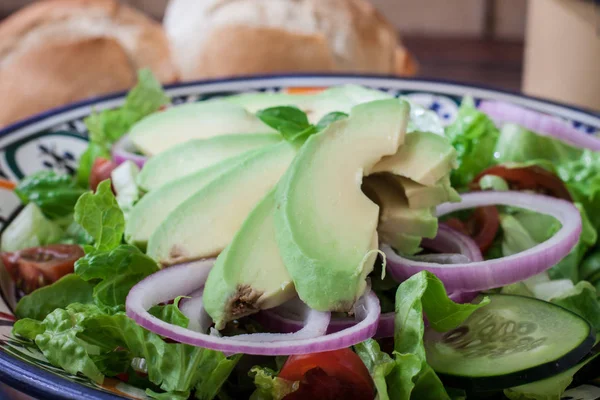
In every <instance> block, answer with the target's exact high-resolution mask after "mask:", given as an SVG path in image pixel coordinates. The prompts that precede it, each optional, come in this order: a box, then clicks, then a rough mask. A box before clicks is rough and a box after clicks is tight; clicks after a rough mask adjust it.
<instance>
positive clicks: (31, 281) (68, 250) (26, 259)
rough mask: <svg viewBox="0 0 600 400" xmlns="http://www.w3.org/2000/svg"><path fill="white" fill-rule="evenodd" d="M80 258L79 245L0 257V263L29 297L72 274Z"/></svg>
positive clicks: (37, 248) (33, 250) (20, 252)
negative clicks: (43, 287)
mask: <svg viewBox="0 0 600 400" xmlns="http://www.w3.org/2000/svg"><path fill="white" fill-rule="evenodd" d="M83 256H84V252H83V250H82V249H81V247H79V246H78V245H74V244H51V245H48V246H44V247H32V248H29V249H25V250H20V251H16V252H4V253H0V260H1V261H2V263H3V264H4V266H5V268H6V270H7V271H8V273H9V274H10V276H11V277H12V279H13V281H14V282H15V283H16V285H17V287H18V288H19V289H21V290H23V291H24V292H25V293H31V292H33V291H34V290H36V289H38V288H40V287H42V286H46V285H49V284H51V283H54V282H56V281H57V280H59V279H60V278H62V277H63V276H65V275H67V274H70V273H72V272H73V269H74V267H75V261H77V260H78V259H80V258H81V257H83Z"/></svg>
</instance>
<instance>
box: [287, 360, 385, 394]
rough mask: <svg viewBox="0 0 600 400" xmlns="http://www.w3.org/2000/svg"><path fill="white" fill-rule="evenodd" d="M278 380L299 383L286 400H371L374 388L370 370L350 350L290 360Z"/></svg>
mask: <svg viewBox="0 0 600 400" xmlns="http://www.w3.org/2000/svg"><path fill="white" fill-rule="evenodd" d="M279 377H280V378H282V379H286V380H290V381H299V382H300V387H299V388H298V390H296V391H295V392H293V393H290V394H289V395H287V396H286V397H285V399H286V400H299V399H311V400H330V399H345V398H352V399H356V400H363V399H364V400H373V398H374V391H375V387H374V385H373V380H372V379H371V375H370V374H369V370H367V367H366V366H365V364H364V363H363V362H362V360H361V359H360V357H358V355H356V353H354V352H353V351H352V350H350V349H341V350H335V351H327V352H323V353H312V354H303V355H295V356H290V357H289V358H288V360H287V361H286V363H285V364H284V366H283V368H282V369H281V372H280V373H279Z"/></svg>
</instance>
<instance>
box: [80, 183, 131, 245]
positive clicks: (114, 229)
mask: <svg viewBox="0 0 600 400" xmlns="http://www.w3.org/2000/svg"><path fill="white" fill-rule="evenodd" d="M75 221H77V223H78V224H80V225H81V227H82V228H83V229H85V231H86V232H87V233H89V234H90V236H91V237H93V238H94V241H95V248H96V250H98V251H106V250H111V249H113V248H115V247H117V246H118V245H119V244H120V243H121V239H122V237H123V232H124V230H125V217H124V216H123V212H122V211H121V209H120V208H119V205H118V204H117V200H116V199H115V196H114V195H113V192H112V190H111V185H110V180H108V179H107V180H105V181H102V182H100V184H99V185H98V188H97V189H96V193H92V192H87V193H84V194H83V195H82V196H81V197H80V198H79V200H77V203H76V204H75Z"/></svg>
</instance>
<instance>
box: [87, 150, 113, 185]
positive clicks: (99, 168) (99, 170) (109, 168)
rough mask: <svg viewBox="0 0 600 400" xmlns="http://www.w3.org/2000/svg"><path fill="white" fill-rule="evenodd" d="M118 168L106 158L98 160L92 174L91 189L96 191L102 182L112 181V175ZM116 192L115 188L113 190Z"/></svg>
mask: <svg viewBox="0 0 600 400" xmlns="http://www.w3.org/2000/svg"><path fill="white" fill-rule="evenodd" d="M115 168H117V164H116V163H114V162H112V161H111V160H107V159H106V158H100V157H99V158H96V160H95V161H94V164H93V165H92V171H91V172H90V188H91V189H92V190H93V191H96V188H98V185H99V184H100V182H102V181H104V180H106V179H110V174H111V173H112V172H113V170H114V169H115ZM113 192H114V188H113Z"/></svg>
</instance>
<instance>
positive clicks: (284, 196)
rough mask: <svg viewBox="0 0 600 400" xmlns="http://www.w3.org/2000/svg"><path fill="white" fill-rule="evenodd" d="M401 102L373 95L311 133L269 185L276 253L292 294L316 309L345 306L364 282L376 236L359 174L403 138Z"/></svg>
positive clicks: (375, 212) (373, 210)
mask: <svg viewBox="0 0 600 400" xmlns="http://www.w3.org/2000/svg"><path fill="white" fill-rule="evenodd" d="M408 113H409V106H408V104H407V103H406V102H403V101H398V100H397V99H391V100H378V101H374V102H369V103H365V104H361V105H358V106H356V107H354V108H353V109H352V110H351V112H350V116H349V117H348V118H346V119H343V120H339V121H337V122H335V123H332V124H331V125H330V126H329V127H328V128H326V129H325V130H323V131H322V132H321V133H318V134H315V135H313V136H311V137H310V138H309V139H308V140H307V141H306V143H304V145H303V146H302V147H301V148H300V150H299V152H298V155H297V156H296V158H295V159H294V162H293V163H292V165H291V166H290V168H289V169H288V170H287V172H286V174H285V175H284V177H283V178H282V179H281V181H280V182H279V184H278V185H277V192H276V200H277V209H276V212H275V228H276V232H277V242H278V246H279V251H280V254H281V256H282V258H283V261H284V263H285V266H286V268H287V270H288V272H289V273H290V275H291V276H292V279H293V281H294V285H295V287H296V291H297V292H298V295H299V297H300V298H301V299H302V301H304V302H305V303H306V304H308V305H309V306H310V307H311V308H313V309H316V310H320V311H349V310H351V309H352V306H353V305H354V302H355V301H356V299H357V298H358V297H360V296H361V295H362V294H363V293H364V290H365V288H366V281H365V278H366V276H367V275H368V274H369V272H371V270H372V269H373V262H374V260H375V257H376V254H377V249H378V240H377V221H378V216H379V207H378V206H377V205H376V204H375V203H373V202H372V201H371V200H369V198H368V197H367V196H365V195H364V194H363V193H362V191H361V183H362V177H363V175H368V174H369V173H370V169H371V168H372V166H374V165H375V164H376V163H377V162H378V161H379V160H380V159H381V158H382V157H383V156H386V155H392V154H394V153H396V152H397V151H398V147H399V146H400V145H401V144H402V142H403V140H404V133H405V131H406V124H407V122H408Z"/></svg>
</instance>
